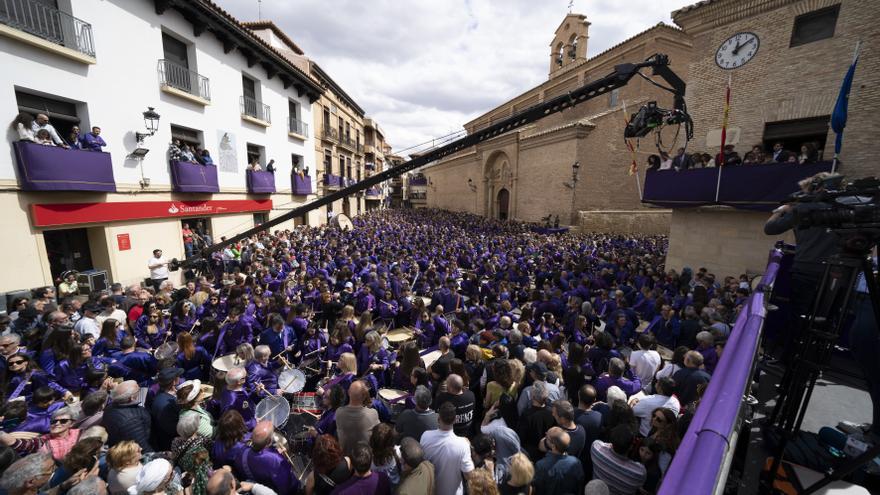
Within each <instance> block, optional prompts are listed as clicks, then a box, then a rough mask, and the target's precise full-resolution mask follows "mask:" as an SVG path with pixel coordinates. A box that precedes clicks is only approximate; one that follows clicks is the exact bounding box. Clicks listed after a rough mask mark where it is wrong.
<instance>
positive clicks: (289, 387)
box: [278, 368, 306, 394]
mask: <svg viewBox="0 0 880 495" xmlns="http://www.w3.org/2000/svg"><path fill="white" fill-rule="evenodd" d="M305 386H306V376H305V375H304V374H303V372H302V371H300V370H298V369H293V368H292V369H289V370H284V371H282V372H281V374H279V375H278V388H279V389H281V392H282V393H285V394H295V393H297V392H299V391H300V390H302V389H303V387H305Z"/></svg>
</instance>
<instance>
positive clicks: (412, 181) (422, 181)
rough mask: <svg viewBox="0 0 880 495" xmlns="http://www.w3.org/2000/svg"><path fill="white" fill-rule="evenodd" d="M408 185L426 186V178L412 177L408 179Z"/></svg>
mask: <svg viewBox="0 0 880 495" xmlns="http://www.w3.org/2000/svg"><path fill="white" fill-rule="evenodd" d="M409 185H411V186H427V185H428V179H427V177H413V178H412V179H410V180H409Z"/></svg>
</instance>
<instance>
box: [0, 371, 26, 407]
mask: <svg viewBox="0 0 880 495" xmlns="http://www.w3.org/2000/svg"><path fill="white" fill-rule="evenodd" d="M31 374H33V372H32V371H31V372H28V374H27V375H25V376H24V378H22V379H21V383H19V384H18V386H17V387H15V390H13V391H12V394H10V395H9V398H8V399H6V400H7V401H10V400H12V399H15V398H16V397H18V396H19V395H21V392H22V390H24V388H25V387H26V386H27V384H28V382H30V381H31Z"/></svg>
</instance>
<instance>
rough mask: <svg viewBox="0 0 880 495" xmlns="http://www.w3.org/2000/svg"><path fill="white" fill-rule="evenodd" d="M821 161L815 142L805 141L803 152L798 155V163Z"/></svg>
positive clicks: (802, 146) (802, 147)
mask: <svg viewBox="0 0 880 495" xmlns="http://www.w3.org/2000/svg"><path fill="white" fill-rule="evenodd" d="M818 161H819V150H818V149H816V145H814V144H813V143H804V144H802V145H801V154H800V155H798V163H800V164H808V163H816V162H818Z"/></svg>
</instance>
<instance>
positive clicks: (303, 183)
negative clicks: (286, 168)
mask: <svg viewBox="0 0 880 495" xmlns="http://www.w3.org/2000/svg"><path fill="white" fill-rule="evenodd" d="M290 185H291V190H292V191H293V194H295V195H297V196H306V195H309V194H312V192H313V191H312V178H311V177H309V176H308V175H300V174H298V173H296V172H294V173H293V175H292V176H291V184H290Z"/></svg>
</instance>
